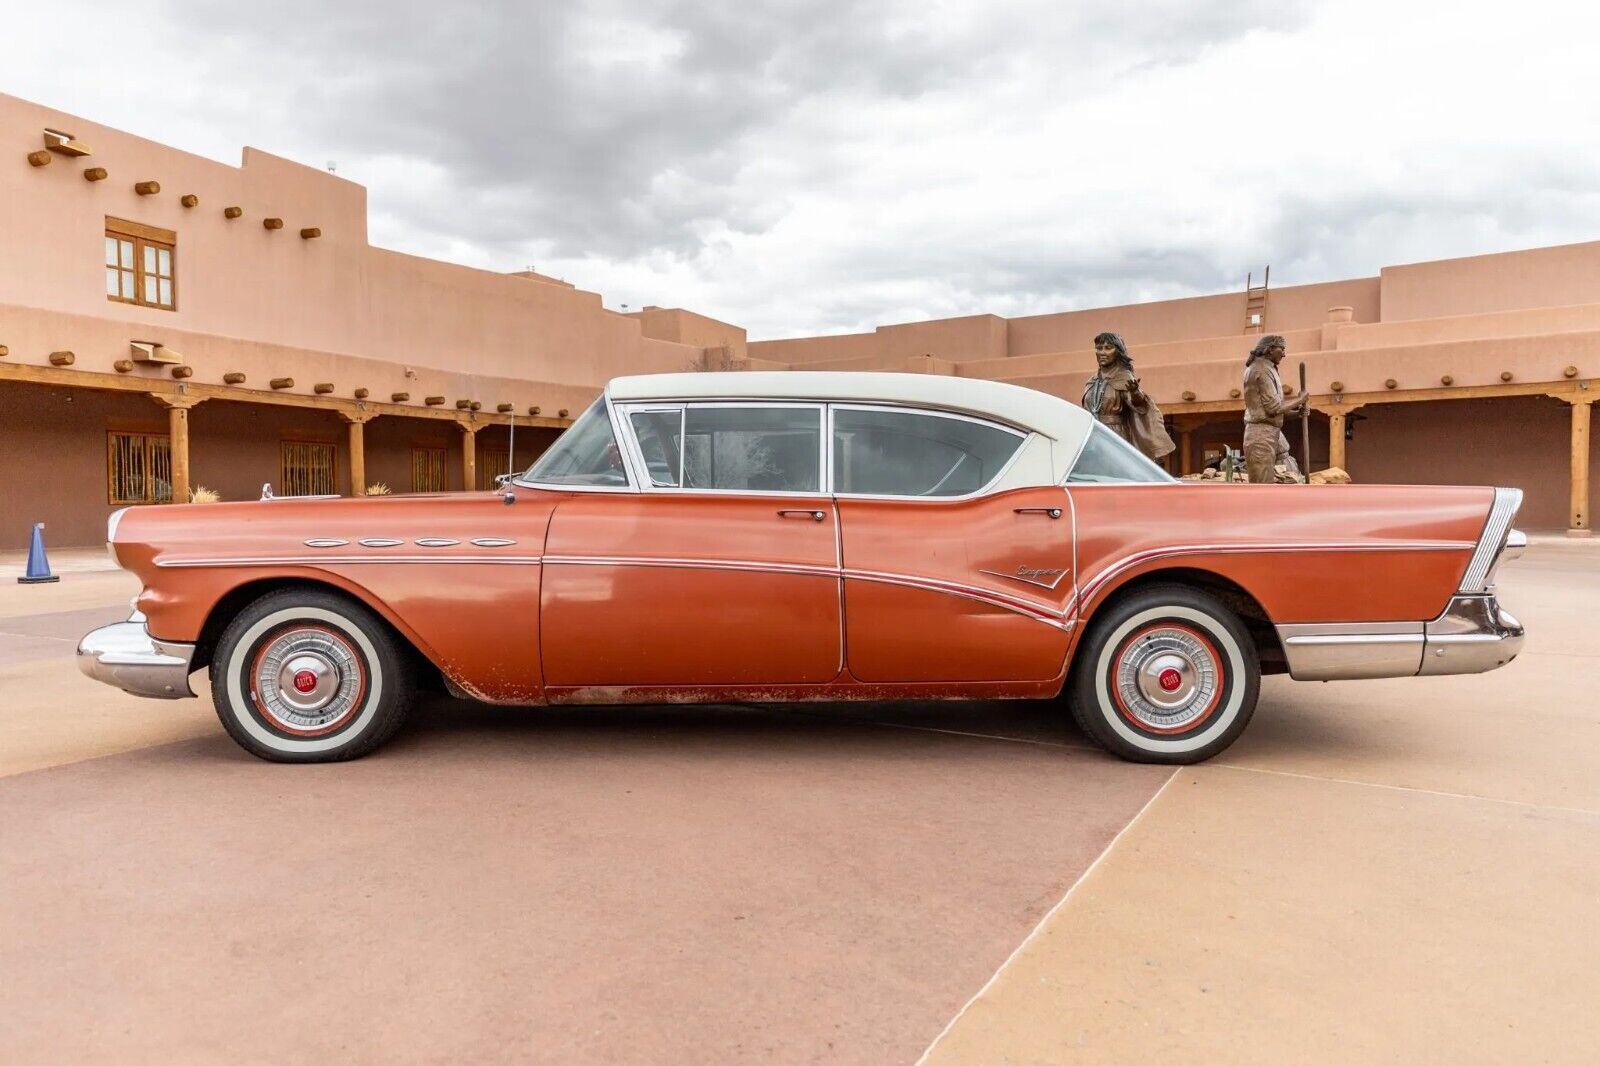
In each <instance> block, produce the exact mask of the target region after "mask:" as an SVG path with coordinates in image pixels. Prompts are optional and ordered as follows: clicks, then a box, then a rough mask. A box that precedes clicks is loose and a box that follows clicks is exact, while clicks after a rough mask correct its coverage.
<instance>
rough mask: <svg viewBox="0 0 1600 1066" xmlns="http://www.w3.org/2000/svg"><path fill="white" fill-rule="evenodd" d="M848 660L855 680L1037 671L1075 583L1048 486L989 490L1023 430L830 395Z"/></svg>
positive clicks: (1067, 527)
mask: <svg viewBox="0 0 1600 1066" xmlns="http://www.w3.org/2000/svg"><path fill="white" fill-rule="evenodd" d="M831 443H832V453H833V460H832V466H833V486H834V496H835V499H836V500H837V503H838V507H839V523H840V530H841V533H842V558H843V574H844V599H845V648H846V661H847V663H848V667H849V670H850V673H851V674H852V675H853V676H855V677H856V678H858V679H860V680H862V681H866V682H881V683H916V682H939V681H1043V680H1049V679H1051V678H1054V677H1056V676H1057V675H1058V674H1059V673H1060V672H1061V667H1062V663H1063V662H1064V660H1065V657H1066V648H1067V636H1068V628H1067V626H1066V625H1065V624H1064V622H1063V615H1064V612H1065V610H1066V608H1067V607H1068V606H1069V605H1070V602H1071V598H1072V595H1073V588H1074V576H1075V575H1074V574H1073V553H1072V544H1073V538H1072V519H1071V510H1070V508H1071V503H1070V501H1069V500H1068V499H1067V495H1066V492H1065V490H1064V489H1062V488H1061V487H1060V486H1044V487H1034V488H1022V489H1014V490H1010V491H1004V492H996V493H990V492H988V491H986V490H987V488H988V486H990V485H993V484H995V483H996V482H997V481H999V480H1000V478H1001V475H1002V474H1003V473H1004V471H1005V470H1006V469H1007V468H1008V467H1009V465H1010V464H1011V463H1012V462H1014V461H1016V459H1017V456H1018V455H1019V454H1020V453H1021V452H1022V451H1023V449H1024V448H1026V447H1028V446H1029V444H1030V443H1032V442H1031V441H1030V439H1029V437H1028V435H1027V434H1025V433H1021V432H1019V431H1017V430H1014V429H1011V428H1009V427H1005V426H998V425H995V424H992V423H988V422H983V421H980V420H977V419H970V418H963V417H961V416H957V415H952V414H948V413H944V412H932V411H918V410H913V409H904V408H901V409H896V408H880V407H870V406H851V405H843V404H839V405H835V408H834V411H833V425H832V442H831Z"/></svg>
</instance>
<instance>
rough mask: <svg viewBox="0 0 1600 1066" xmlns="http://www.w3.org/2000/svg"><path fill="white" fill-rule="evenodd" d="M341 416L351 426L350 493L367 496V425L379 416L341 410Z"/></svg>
mask: <svg viewBox="0 0 1600 1066" xmlns="http://www.w3.org/2000/svg"><path fill="white" fill-rule="evenodd" d="M339 417H340V418H342V419H344V420H345V422H346V423H347V424H348V426H349V428H350V495H352V496H365V495H366V494H367V442H366V426H367V423H368V422H370V421H372V420H373V419H374V418H376V417H377V416H376V415H369V414H366V413H365V412H362V413H352V412H349V411H341V412H339Z"/></svg>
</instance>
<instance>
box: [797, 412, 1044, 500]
mask: <svg viewBox="0 0 1600 1066" xmlns="http://www.w3.org/2000/svg"><path fill="white" fill-rule="evenodd" d="M827 406H828V442H827V443H828V447H827V451H828V470H827V474H828V479H827V481H826V482H825V484H826V485H827V489H828V494H829V495H830V496H835V497H839V498H843V499H847V500H915V501H919V502H922V503H935V502H937V503H957V502H960V501H962V500H976V499H978V498H979V497H981V496H988V495H990V494H991V492H992V490H993V489H994V486H995V485H996V484H997V483H999V481H1000V480H1001V479H1002V478H1004V477H1005V476H1006V475H1007V474H1008V473H1010V472H1011V468H1012V467H1013V466H1015V465H1016V464H1017V461H1018V460H1019V459H1021V458H1022V453H1023V452H1025V451H1027V449H1028V445H1030V444H1031V443H1033V438H1034V437H1036V436H1038V434H1037V433H1035V432H1033V431H1032V430H1023V429H1018V428H1017V427H1016V426H1012V425H1007V424H1006V423H1004V422H997V421H995V420H994V419H991V418H975V417H973V416H972V415H964V414H958V413H956V412H954V411H945V410H942V409H940V408H937V407H921V406H918V405H915V404H888V403H856V402H853V401H841V402H838V403H829V404H828V405H827ZM839 410H844V411H884V412H888V413H891V414H914V415H926V416H928V417H930V418H948V419H951V420H952V421H956V422H971V423H973V424H975V425H979V426H987V427H989V428H990V429H998V430H1000V431H1001V432H1004V433H1009V434H1011V435H1012V436H1014V437H1016V438H1017V446H1016V447H1015V448H1013V449H1012V450H1011V454H1010V455H1009V456H1007V457H1006V461H1005V462H1004V463H1003V464H1001V466H1000V469H999V470H998V471H996V472H995V475H994V477H992V478H990V479H989V480H988V481H986V482H984V483H983V485H982V486H980V487H979V488H977V489H975V490H973V491H972V492H964V493H962V494H960V495H958V496H923V495H918V494H911V495H905V494H900V493H887V492H841V491H839V489H838V486H836V485H834V483H833V414H834V412H835V411H839Z"/></svg>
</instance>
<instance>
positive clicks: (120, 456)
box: [106, 432, 172, 505]
mask: <svg viewBox="0 0 1600 1066" xmlns="http://www.w3.org/2000/svg"><path fill="white" fill-rule="evenodd" d="M106 499H107V502H108V503H112V504H116V505H122V504H131V503H171V502H172V441H171V440H170V439H169V438H168V437H167V435H166V434H165V433H118V432H112V433H107V434H106Z"/></svg>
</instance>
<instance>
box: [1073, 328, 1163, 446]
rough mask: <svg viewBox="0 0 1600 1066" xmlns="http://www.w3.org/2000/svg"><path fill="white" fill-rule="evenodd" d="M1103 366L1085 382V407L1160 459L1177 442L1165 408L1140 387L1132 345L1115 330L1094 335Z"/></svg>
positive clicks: (1096, 357)
mask: <svg viewBox="0 0 1600 1066" xmlns="http://www.w3.org/2000/svg"><path fill="white" fill-rule="evenodd" d="M1094 357H1095V362H1097V363H1099V364H1100V365H1099V368H1098V369H1096V370H1095V374H1094V377H1092V378H1090V379H1089V380H1088V382H1086V383H1085V384H1084V386H1083V408H1084V410H1086V411H1088V412H1089V413H1090V414H1092V415H1094V416H1095V417H1096V418H1098V419H1099V420H1100V423H1101V424H1102V425H1104V426H1105V427H1106V428H1107V429H1109V430H1111V432H1113V433H1115V434H1116V435H1117V436H1119V437H1121V438H1122V439H1123V440H1125V441H1127V442H1128V443H1129V444H1131V445H1133V446H1134V447H1135V448H1138V449H1139V450H1140V451H1141V452H1143V453H1144V454H1145V455H1147V456H1149V457H1150V458H1151V459H1153V460H1154V459H1160V458H1161V457H1162V456H1164V455H1166V454H1168V453H1169V452H1171V451H1173V450H1174V449H1175V448H1176V447H1177V445H1175V444H1173V443H1172V436H1171V434H1169V433H1168V432H1167V427H1166V424H1165V423H1164V422H1163V421H1162V418H1161V408H1159V407H1157V406H1156V402H1155V401H1154V400H1152V399H1151V398H1150V397H1148V396H1146V395H1145V394H1144V391H1143V390H1142V389H1140V388H1139V379H1138V378H1137V377H1135V376H1134V373H1133V360H1132V359H1130V358H1129V357H1128V346H1127V345H1126V344H1124V343H1123V341H1122V338H1121V337H1120V336H1119V335H1117V334H1115V333H1102V334H1100V335H1098V336H1097V337H1095V339H1094Z"/></svg>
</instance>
